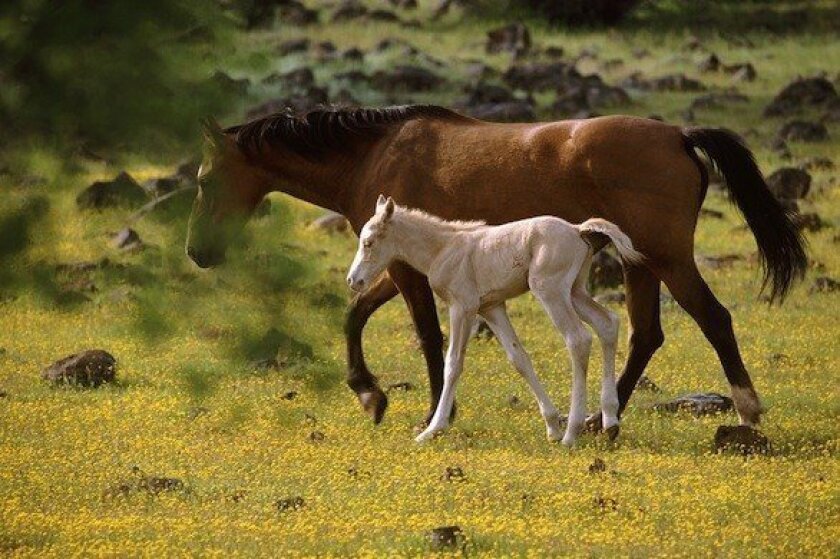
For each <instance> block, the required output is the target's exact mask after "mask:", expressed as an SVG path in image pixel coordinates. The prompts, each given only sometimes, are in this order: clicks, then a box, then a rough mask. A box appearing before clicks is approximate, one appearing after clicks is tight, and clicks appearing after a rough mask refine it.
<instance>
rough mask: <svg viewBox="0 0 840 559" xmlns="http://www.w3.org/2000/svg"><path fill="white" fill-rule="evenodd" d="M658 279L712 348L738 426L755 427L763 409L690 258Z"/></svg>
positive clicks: (724, 316)
mask: <svg viewBox="0 0 840 559" xmlns="http://www.w3.org/2000/svg"><path fill="white" fill-rule="evenodd" d="M662 279H663V281H664V282H665V284H666V285H667V286H668V289H670V290H671V293H672V294H673V296H674V298H675V299H676V300H677V302H678V303H679V304H680V306H681V307H682V308H684V309H685V310H686V312H688V314H690V315H691V317H692V318H693V319H694V320H695V321H696V322H697V324H698V325H699V326H700V329H701V330H703V334H704V335H705V336H706V339H708V340H709V342H710V343H711V344H712V346H713V347H714V348H715V351H716V352H717V354H718V358H719V359H720V363H721V365H723V372H724V373H725V374H726V379H727V380H728V381H729V384H730V386H731V388H732V400H733V401H734V402H735V409H736V410H737V412H738V415H739V416H740V419H741V425H750V426H753V425H755V424H757V423H758V422H759V421H760V419H761V413H762V411H763V409H762V406H761V402H760V401H759V399H758V395H757V394H756V392H755V388H753V384H752V380H750V376H749V373H747V369H746V367H745V366H744V362H743V361H742V360H741V353H740V352H739V350H738V342H737V341H736V340H735V332H734V331H733V329H732V316H731V315H730V314H729V311H727V310H726V308H725V307H724V306H723V305H721V304H720V301H718V300H717V298H716V297H715V295H714V293H712V291H711V289H709V286H708V285H706V282H705V281H703V278H702V277H701V276H700V272H699V271H698V270H697V267H696V266H695V264H694V260H693V259H691V258H687V259H685V260H683V261H681V262H675V263H674V264H673V265H672V266H670V267H669V268H668V269H667V270H666V272H665V274H664V275H663V278H662Z"/></svg>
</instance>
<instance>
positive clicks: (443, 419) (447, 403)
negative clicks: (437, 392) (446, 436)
mask: <svg viewBox="0 0 840 559" xmlns="http://www.w3.org/2000/svg"><path fill="white" fill-rule="evenodd" d="M475 315H476V311H475V310H474V309H466V308H464V307H463V306H462V305H460V304H457V303H455V304H453V305H452V306H451V307H450V308H449V350H448V351H447V352H446V364H445V366H444V373H443V392H442V393H441V396H440V402H439V403H438V406H437V409H436V410H435V413H434V415H433V416H432V420H431V421H430V422H429V426H428V427H426V429H425V430H424V431H423V432H422V433H420V434H419V435H418V436H417V439H416V440H417V442H419V443H421V442H424V441H427V440H429V439H431V438H432V437H434V436H435V433H438V432H440V431H443V430H444V429H446V428H447V427H448V426H449V414H450V413H451V411H452V405H453V403H454V402H455V387H456V386H457V384H458V379H459V378H460V377H461V371H463V369H464V354H465V353H466V349H467V343H468V342H469V339H470V332H471V331H472V326H473V322H475Z"/></svg>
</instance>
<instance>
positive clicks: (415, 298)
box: [388, 263, 455, 429]
mask: <svg viewBox="0 0 840 559" xmlns="http://www.w3.org/2000/svg"><path fill="white" fill-rule="evenodd" d="M388 274H389V275H390V276H391V278H393V280H394V282H395V283H396V284H397V287H398V288H399V290H400V293H402V296H403V298H404V299H405V302H406V305H407V306H408V312H409V313H411V319H412V320H413V321H414V328H415V330H416V332H417V338H418V339H419V340H420V347H421V348H422V350H423V356H424V357H425V359H426V368H427V371H428V374H429V392H430V398H429V412H428V414H427V415H426V418H425V419H424V420H423V422H422V424H421V427H420V428H421V429H422V428H425V427H426V426H427V425H428V424H429V422H430V421H431V419H432V415H434V413H435V410H436V409H437V406H438V402H439V401H440V394H441V391H442V390H443V333H442V332H441V331H440V321H439V319H438V314H437V308H436V307H435V297H434V294H433V293H432V288H431V287H429V280H428V279H426V276H424V275H423V274H421V273H420V272H418V271H416V270H414V269H413V268H411V267H410V266H408V265H406V264H402V263H395V264H394V265H392V266H391V267H389V268H388ZM454 417H455V404H454V402H453V404H452V412H451V416H450V419H452V418H454Z"/></svg>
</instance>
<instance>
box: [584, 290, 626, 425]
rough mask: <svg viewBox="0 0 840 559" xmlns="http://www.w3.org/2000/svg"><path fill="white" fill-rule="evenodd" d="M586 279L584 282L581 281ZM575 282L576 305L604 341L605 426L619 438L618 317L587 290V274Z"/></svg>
mask: <svg viewBox="0 0 840 559" xmlns="http://www.w3.org/2000/svg"><path fill="white" fill-rule="evenodd" d="M581 278H582V281H580V280H581ZM578 280H579V282H575V287H574V290H573V292H572V304H573V305H574V307H575V310H576V311H577V313H578V315H580V317H581V318H582V319H583V321H584V322H586V323H587V324H589V325H590V326H592V328H593V330H595V332H596V333H597V334H598V338H599V339H600V340H601V350H602V352H603V355H604V366H603V378H602V381H601V415H602V422H601V425H602V426H603V429H604V430H605V431H606V433H607V435H608V436H609V438H610V439H615V438H616V437H617V436H618V392H617V389H616V384H615V352H616V347H617V346H618V325H619V321H618V315H617V314H615V313H614V312H612V311H610V310H608V309H606V308H604V307H603V306H601V305H599V304H598V302H597V301H595V300H594V299H593V298H592V296H591V295H590V294H589V292H588V291H587V290H586V285H585V283H586V274H582V275H581V276H580V277H579V278H578Z"/></svg>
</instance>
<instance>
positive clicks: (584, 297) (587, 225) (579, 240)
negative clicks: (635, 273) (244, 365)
mask: <svg viewBox="0 0 840 559" xmlns="http://www.w3.org/2000/svg"><path fill="white" fill-rule="evenodd" d="M607 239H609V240H610V241H612V243H613V244H614V245H615V247H616V249H617V250H618V253H619V255H620V256H621V258H622V259H623V260H624V261H625V262H627V263H630V264H636V263H639V262H640V261H641V259H642V255H641V254H640V253H638V252H636V251H635V250H634V249H633V245H632V243H631V242H630V239H629V238H628V237H627V235H625V234H624V233H622V232H621V231H620V230H619V228H618V227H617V226H615V225H614V224H612V223H610V222H608V221H605V220H603V219H590V220H588V221H585V222H584V223H582V224H580V225H573V224H571V223H568V222H566V221H564V220H562V219H559V218H556V217H535V218H532V219H525V220H522V221H516V222H513V223H508V224H505V225H499V226H488V225H486V224H485V223H483V222H457V221H456V222H452V221H443V220H441V219H438V218H437V217H434V216H432V215H429V214H427V213H424V212H421V211H419V210H409V209H406V208H403V207H400V206H396V205H395V204H394V201H393V200H392V199H391V198H388V199H387V200H385V198H384V197H382V196H380V197H379V200H378V201H377V203H376V213H375V214H374V216H373V217H372V218H371V219H370V220H369V221H368V222H367V223H366V224H365V226H364V227H363V228H362V231H361V234H360V235H359V249H358V252H357V253H356V257H355V258H354V260H353V264H352V266H351V268H350V272H349V273H348V275H347V283H348V284H349V285H350V287H351V288H352V289H354V290H356V291H361V290H363V289H364V288H365V286H367V285H371V283H372V281H373V280H374V279H376V277H377V276H378V275H379V274H381V273H382V271H383V270H384V269H385V268H386V267H387V266H388V265H390V264H391V263H392V262H393V261H394V260H400V261H402V262H405V263H407V264H409V265H410V266H411V267H413V268H414V269H416V270H417V271H419V272H422V273H423V274H425V275H426V276H427V277H428V278H429V284H430V285H431V287H432V289H433V290H434V292H435V293H436V294H437V295H438V296H439V297H440V298H441V299H443V300H444V301H445V302H446V303H447V304H448V305H449V326H450V333H449V350H448V351H447V354H446V365H445V369H444V386H443V393H442V394H441V397H440V403H439V404H438V407H437V409H436V410H435V414H434V417H433V418H432V421H431V422H430V423H429V426H428V427H427V428H426V430H425V431H423V432H422V433H421V434H420V435H419V436H418V437H417V441H418V442H422V441H425V440H427V439H430V438H431V437H433V436H434V435H435V433H437V432H439V431H442V430H443V429H445V428H446V427H447V426H448V423H449V414H450V412H451V410H452V403H453V401H454V398H455V385H456V384H457V382H458V378H459V377H460V375H461V371H462V369H463V363H464V352H465V350H466V347H467V342H468V341H469V336H470V332H471V330H472V326H473V323H474V322H475V319H476V316H477V315H479V314H480V315H481V316H482V317H484V319H485V320H486V321H487V324H488V325H489V326H490V328H491V329H492V330H493V333H494V334H495V335H496V337H497V338H498V340H499V342H500V343H501V344H502V346H503V347H504V349H505V352H506V353H507V356H508V359H510V361H511V363H513V366H514V367H515V368H516V370H517V371H519V373H520V374H521V375H522V376H523V377H524V378H525V380H526V381H527V382H528V385H529V387H530V388H531V391H532V392H533V393H534V396H535V397H536V399H537V403H538V404H539V408H540V414H541V415H542V417H543V419H544V420H545V425H546V430H547V434H548V438H549V439H550V440H553V441H554V440H558V439H560V438H561V429H560V415H559V413H558V411H557V408H555V407H554V404H553V403H552V402H551V400H550V399H549V397H548V394H547V393H546V391H545V389H544V388H543V386H542V384H541V383H540V381H539V379H538V378H537V375H536V373H535V372H534V368H533V366H532V365H531V360H530V358H529V357H528V354H527V353H526V352H525V350H524V349H523V348H522V344H521V343H520V341H519V338H518V337H517V336H516V332H515V331H514V330H513V326H512V325H511V323H510V320H509V319H508V315H507V311H506V309H505V301H507V300H508V299H511V298H513V297H516V296H518V295H521V294H522V293H524V292H526V291H528V290H529V289H530V290H531V291H533V292H534V295H536V297H537V299H538V300H539V301H540V303H541V304H542V306H543V307H544V308H545V310H546V311H547V312H548V314H549V316H550V317H551V320H552V322H553V323H554V326H555V327H556V328H557V329H558V330H559V331H560V332H561V333H562V334H563V337H564V339H565V342H566V346H567V348H568V350H569V353H570V355H571V361H572V371H573V375H574V376H573V379H572V396H571V409H570V411H569V420H568V424H567V426H566V432H565V434H564V435H562V440H563V444H565V445H568V446H571V445H572V444H574V442H575V439H576V438H577V436H578V435H579V434H580V433H581V432H582V431H583V429H584V426H585V420H586V370H587V366H588V362H589V352H590V347H591V345H592V336H591V335H590V334H589V331H588V330H587V329H586V327H585V326H584V325H583V322H587V323H589V324H590V325H591V326H592V328H593V329H594V330H595V332H596V333H597V334H598V337H599V338H600V340H601V346H602V348H603V352H604V374H603V382H602V385H601V410H602V413H603V417H602V419H603V425H604V429H605V430H606V431H607V433H608V434H609V435H610V437H611V438H614V437H615V436H616V435H617V434H618V395H617V393H616V384H615V351H616V344H617V339H618V317H617V315H616V314H615V313H613V312H611V311H609V310H607V309H606V308H604V307H603V306H601V305H600V304H598V303H597V302H596V301H595V300H594V299H592V297H591V296H590V295H589V292H588V290H587V286H586V283H587V278H588V276H589V267H590V264H591V260H592V255H593V253H594V249H593V245H594V246H598V247H601V246H603V245H604V244H605V242H606V240H607ZM590 243H592V244H590ZM581 319H582V320H581Z"/></svg>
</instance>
